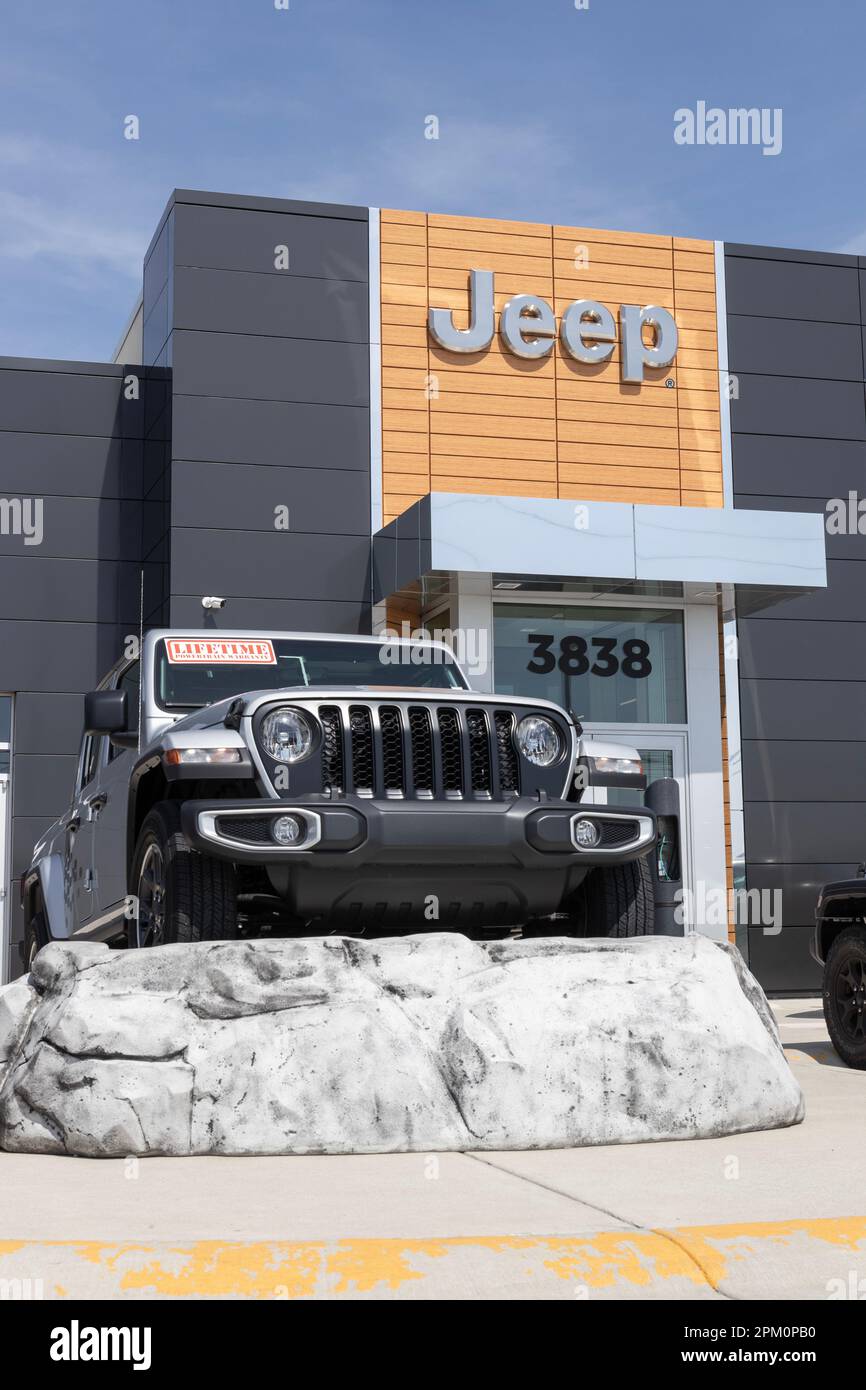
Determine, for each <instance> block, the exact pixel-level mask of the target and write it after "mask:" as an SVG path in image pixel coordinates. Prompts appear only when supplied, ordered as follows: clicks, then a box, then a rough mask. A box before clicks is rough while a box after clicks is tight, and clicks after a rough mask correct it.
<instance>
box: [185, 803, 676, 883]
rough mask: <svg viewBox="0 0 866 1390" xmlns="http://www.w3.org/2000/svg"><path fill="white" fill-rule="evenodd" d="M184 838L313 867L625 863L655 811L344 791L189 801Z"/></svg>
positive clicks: (648, 834)
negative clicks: (287, 834)
mask: <svg viewBox="0 0 866 1390" xmlns="http://www.w3.org/2000/svg"><path fill="white" fill-rule="evenodd" d="M286 815H292V816H296V817H297V818H298V819H299V820H301V821H302V822H303V823H304V829H305V831H306V832H308V833H305V835H304V838H303V839H302V840H301V841H300V842H299V843H298V844H297V845H292V846H283V845H279V844H277V843H275V842H273V841H272V840H271V835H270V827H271V825H272V823H273V822H274V821H275V820H277V819H278V818H279V817H281V816H286ZM585 820H589V821H592V822H594V823H596V824H597V826H598V829H599V833H600V842H599V843H598V844H597V845H596V846H594V847H593V848H590V849H584V848H581V847H580V846H579V845H578V844H577V843H576V841H575V838H574V826H575V824H576V823H577V822H578V821H585ZM181 823H182V828H183V833H184V835H185V837H186V840H187V842H188V843H189V844H190V845H191V846H192V847H193V848H194V849H197V850H199V851H201V852H202V853H203V854H210V855H215V856H217V857H218V858H222V859H230V860H232V861H233V862H235V863H247V864H268V865H273V864H291V862H292V861H293V860H300V861H302V862H303V863H304V864H305V865H306V866H307V867H313V866H318V867H321V868H323V869H325V868H328V867H330V868H335V867H348V866H349V865H350V864H352V865H356V866H366V865H377V866H382V867H392V866H397V865H401V864H404V865H405V864H418V865H444V866H447V867H449V868H452V867H456V866H458V865H478V867H479V868H482V867H484V868H488V867H495V866H503V867H504V866H511V867H516V868H523V869H554V868H559V869H561V868H573V867H585V868H587V869H589V868H593V867H595V866H597V865H602V864H621V863H625V862H627V861H629V860H631V859H636V858H639V857H641V856H643V855H645V854H648V853H649V852H650V850H651V849H652V848H653V846H654V845H655V843H656V819H655V815H654V813H653V812H652V811H651V810H649V809H648V808H647V807H646V806H643V805H635V807H634V808H633V809H632V808H627V807H617V808H616V809H613V808H610V809H609V808H608V807H606V806H586V807H581V806H579V805H575V803H573V802H569V801H538V800H536V799H535V798H532V797H517V798H515V799H514V800H512V801H481V800H479V801H427V800H418V801H408V800H402V799H400V800H397V799H394V800H384V801H383V800H373V799H371V798H366V797H354V796H347V797H343V798H341V799H340V800H339V801H329V800H325V799H321V798H317V799H315V800H313V799H312V798H300V799H298V800H296V801H291V802H290V801H288V800H285V801H284V800H279V801H262V800H257V801H251V800H246V801H187V802H185V803H184V805H183V806H182V808H181Z"/></svg>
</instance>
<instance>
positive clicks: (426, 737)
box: [315, 701, 520, 800]
mask: <svg viewBox="0 0 866 1390" xmlns="http://www.w3.org/2000/svg"><path fill="white" fill-rule="evenodd" d="M315 713H316V714H317V715H318V718H319V720H320V722H321V725H322V782H323V790H324V791H328V792H330V793H331V795H340V794H343V793H346V792H356V793H361V794H363V795H369V796H377V797H388V796H392V797H393V796H403V797H428V798H435V799H437V800H439V799H445V798H449V797H455V798H456V797H468V796H476V797H479V796H480V797H492V798H494V799H496V800H501V799H505V798H508V797H512V796H518V795H519V794H520V771H519V762H518V758H517V753H516V750H515V747H514V742H513V730H514V724H515V716H514V714H513V712H512V711H511V710H505V709H497V708H495V707H494V706H484V705H464V704H462V703H461V704H453V705H452V704H441V705H440V704H435V703H432V702H431V703H430V704H424V705H419V704H412V703H409V702H408V701H407V702H401V703H400V704H391V703H388V702H384V701H383V702H382V703H381V704H378V703H370V704H363V705H361V704H356V703H354V702H353V703H352V704H349V703H345V704H339V705H338V704H334V703H330V704H323V705H321V706H319V708H318V709H317V710H316V711H315Z"/></svg>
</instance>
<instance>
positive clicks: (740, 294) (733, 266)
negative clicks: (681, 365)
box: [725, 245, 860, 323]
mask: <svg viewBox="0 0 866 1390" xmlns="http://www.w3.org/2000/svg"><path fill="white" fill-rule="evenodd" d="M767 249H769V248H757V247H756V248H749V250H750V251H752V250H754V251H755V252H758V253H759V254H749V255H745V256H736V257H734V256H732V255H731V251H732V248H731V246H730V245H727V246H726V247H725V261H726V266H725V280H726V283H727V304H728V314H729V315H731V314H766V315H768V316H770V317H772V318H785V319H787V318H793V319H815V320H817V321H818V322H823V323H859V322H860V313H859V306H858V302H857V270H856V268H855V264H854V257H849V258H848V260H849V264H847V265H839V264H833V265H828V264H825V263H824V262H825V261H826V260H827V259H831V258H827V257H820V256H815V257H814V261H815V263H814V264H811V265H810V264H808V263H807V262H806V261H804V260H803V261H798V260H788V259H787V258H782V259H778V258H776V257H770V256H764V255H763V254H760V252H761V251H765V250H767Z"/></svg>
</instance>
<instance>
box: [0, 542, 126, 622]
mask: <svg viewBox="0 0 866 1390" xmlns="http://www.w3.org/2000/svg"><path fill="white" fill-rule="evenodd" d="M138 576H139V565H138V563H135V564H132V563H122V562H117V561H109V560H106V559H104V558H103V559H83V560H82V559H78V560H74V559H52V558H50V557H49V556H47V555H41V554H38V555H37V554H36V553H35V552H31V554H30V555H26V554H25V555H22V556H18V555H0V618H18V619H23V618H27V619H30V620H31V621H32V622H34V623H38V622H40V621H43V620H45V619H46V618H52V619H54V620H55V621H64V622H75V623H93V622H111V623H115V622H118V623H126V624H127V625H130V624H132V625H133V627H134V626H135V625H136V623H137V619H138ZM33 638H34V641H38V640H40V632H39V629H38V628H35V629H34V632H33Z"/></svg>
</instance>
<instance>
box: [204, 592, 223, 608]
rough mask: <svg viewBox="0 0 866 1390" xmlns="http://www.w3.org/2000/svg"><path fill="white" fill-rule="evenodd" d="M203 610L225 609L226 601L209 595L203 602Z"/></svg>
mask: <svg viewBox="0 0 866 1390" xmlns="http://www.w3.org/2000/svg"><path fill="white" fill-rule="evenodd" d="M201 606H202V608H225V606H226V600H225V599H224V598H217V597H216V596H215V595H214V594H207V595H205V597H204V598H203V599H202V601H201Z"/></svg>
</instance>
